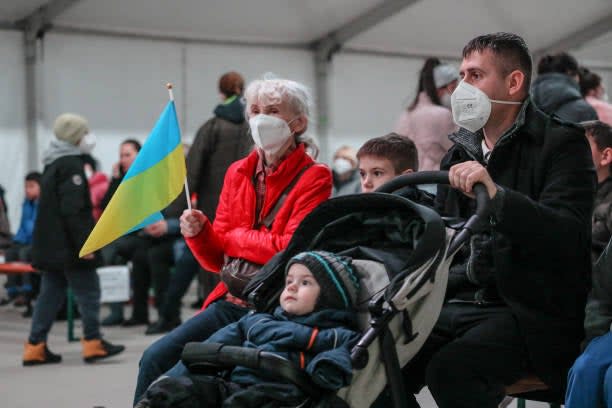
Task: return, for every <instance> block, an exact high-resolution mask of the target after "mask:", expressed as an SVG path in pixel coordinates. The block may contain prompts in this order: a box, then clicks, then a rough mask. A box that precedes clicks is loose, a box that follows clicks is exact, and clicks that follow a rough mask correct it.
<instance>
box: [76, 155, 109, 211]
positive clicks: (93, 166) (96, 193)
mask: <svg viewBox="0 0 612 408" xmlns="http://www.w3.org/2000/svg"><path fill="white" fill-rule="evenodd" d="M82 158H83V166H84V168H85V177H87V184H89V196H90V198H91V205H92V206H93V217H94V221H98V220H99V219H100V216H101V215H102V200H103V199H104V196H105V195H106V191H107V190H108V185H109V180H108V177H107V176H106V174H104V173H102V172H101V171H98V168H99V163H98V161H97V160H96V159H95V158H94V157H93V156H92V155H91V154H84V155H83V157H82Z"/></svg>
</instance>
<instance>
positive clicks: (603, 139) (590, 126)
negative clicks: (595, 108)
mask: <svg viewBox="0 0 612 408" xmlns="http://www.w3.org/2000/svg"><path fill="white" fill-rule="evenodd" d="M580 124H581V125H582V127H584V132H585V134H586V135H587V136H590V137H592V138H593V140H594V141H595V145H596V146H597V149H598V150H600V151H602V150H604V149H606V148H608V147H612V128H611V127H610V126H608V125H607V124H605V123H603V122H602V121H600V120H590V121H588V122H582V123H580ZM609 168H610V171H612V164H610V167H609Z"/></svg>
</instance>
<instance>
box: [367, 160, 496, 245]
mask: <svg viewBox="0 0 612 408" xmlns="http://www.w3.org/2000/svg"><path fill="white" fill-rule="evenodd" d="M415 184H445V185H448V184H450V180H449V179H448V171H418V172H415V173H409V174H403V175H401V176H398V177H396V178H394V179H393V180H391V181H389V182H387V183H385V184H383V185H382V186H380V187H379V188H378V189H377V190H376V192H377V193H393V192H394V191H397V190H399V189H400V188H402V187H406V186H412V185H415ZM473 189H474V195H475V196H476V211H475V214H474V215H472V216H471V217H470V219H468V220H467V222H466V223H465V224H464V225H463V228H462V230H461V231H460V232H459V233H458V234H457V235H456V236H455V237H454V238H453V240H452V242H451V244H450V245H449V253H451V254H453V253H455V252H456V251H457V250H458V249H459V248H460V247H461V246H462V245H463V244H464V243H465V242H466V241H467V240H469V239H470V236H471V235H472V233H473V231H475V230H477V229H478V228H479V227H481V226H482V225H483V222H482V221H483V220H486V218H487V217H488V216H489V214H490V211H491V199H490V198H489V193H488V192H487V188H486V187H485V185H484V184H482V183H477V184H475V185H474V188H473Z"/></svg>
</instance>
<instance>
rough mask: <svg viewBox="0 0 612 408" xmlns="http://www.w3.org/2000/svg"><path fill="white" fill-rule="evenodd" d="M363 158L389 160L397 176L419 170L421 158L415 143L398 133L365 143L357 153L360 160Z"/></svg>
mask: <svg viewBox="0 0 612 408" xmlns="http://www.w3.org/2000/svg"><path fill="white" fill-rule="evenodd" d="M363 156H376V157H379V158H383V159H387V160H389V161H390V162H391V164H392V165H393V169H394V170H395V173H396V174H401V173H403V172H404V171H406V170H408V169H411V170H414V171H417V170H418V169H419V156H418V154H417V148H416V146H415V144H414V142H413V141H412V140H410V139H409V138H407V137H405V136H400V135H398V134H397V133H389V134H387V135H385V136H380V137H375V138H373V139H370V140H368V141H367V142H365V143H364V144H363V146H361V148H360V149H359V151H358V152H357V158H358V159H361V157H363Z"/></svg>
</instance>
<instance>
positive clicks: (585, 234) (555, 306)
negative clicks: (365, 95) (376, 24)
mask: <svg viewBox="0 0 612 408" xmlns="http://www.w3.org/2000/svg"><path fill="white" fill-rule="evenodd" d="M530 74H531V57H530V54H529V50H528V48H527V45H526V44H525V42H524V40H523V39H522V38H520V37H519V36H517V35H514V34H508V33H496V34H489V35H483V36H480V37H476V38H474V39H473V40H471V41H470V42H469V43H468V44H467V45H466V46H465V48H464V49H463V62H462V64H461V76H462V78H463V81H462V83H460V84H459V85H458V87H457V90H455V92H454V94H453V97H452V109H453V116H454V119H455V121H456V122H457V124H458V125H459V126H460V129H459V131H458V132H456V133H454V134H453V135H451V136H450V138H451V140H453V142H454V143H455V145H454V146H453V147H452V148H451V149H450V150H449V152H448V153H447V155H446V156H445V158H444V160H443V161H442V166H441V167H442V169H447V170H449V177H450V182H451V186H452V187H453V188H454V189H455V190H451V189H448V188H447V189H441V191H440V192H439V195H438V198H437V200H438V204H439V206H440V207H441V208H444V209H445V210H446V213H448V214H449V215H454V216H461V217H464V218H465V217H467V216H469V215H471V213H472V212H473V208H474V205H473V200H471V199H469V198H468V196H473V190H472V188H473V186H474V184H475V183H483V184H484V185H485V186H486V188H487V191H488V194H489V197H490V198H491V200H492V207H493V208H492V213H491V215H490V217H489V219H488V220H487V221H488V225H487V227H486V231H485V233H484V234H482V235H479V236H478V237H477V238H476V239H473V240H472V245H471V247H472V248H471V249H472V250H471V254H470V258H469V260H468V262H465V263H464V266H463V267H461V266H459V267H455V268H453V269H452V271H453V273H452V274H451V275H452V276H450V277H449V284H448V291H447V296H446V301H445V303H444V305H443V308H442V311H441V314H440V317H439V320H438V322H437V323H436V326H435V328H434V330H433V332H432V334H431V336H430V338H429V339H428V340H427V342H426V343H425V345H424V346H423V348H422V349H421V351H420V352H419V354H418V355H417V356H416V357H415V358H414V359H413V360H412V361H411V362H410V363H409V364H408V365H407V366H406V367H405V369H404V374H405V378H406V382H407V385H408V387H409V388H410V390H411V391H413V392H417V391H418V390H419V389H420V387H422V386H423V385H425V384H426V385H427V386H428V387H429V389H430V391H431V393H432V395H433V397H434V399H435V400H436V402H437V404H438V406H439V407H441V408H446V407H479V408H493V407H497V405H498V404H499V402H500V401H501V400H502V399H503V397H504V395H505V391H504V387H505V386H507V385H509V384H512V383H514V382H516V381H517V380H519V379H520V378H522V377H524V376H526V375H527V374H535V375H537V376H538V377H539V378H540V379H541V380H543V381H544V383H545V384H546V385H547V386H548V387H549V388H550V390H551V391H552V392H556V393H557V394H558V395H562V394H560V393H561V392H562V390H563V388H564V386H565V377H566V374H567V370H568V368H569V367H570V366H571V364H572V362H573V361H574V359H575V357H576V356H577V354H578V351H579V344H580V340H581V339H582V337H583V334H584V333H583V329H582V322H583V318H584V305H585V298H586V293H587V286H588V279H589V275H590V272H591V263H590V256H589V243H590V239H591V235H590V227H591V226H590V216H591V211H592V207H593V194H594V191H595V173H594V170H593V164H592V161H591V157H590V152H589V146H588V144H587V142H586V140H585V137H584V133H583V132H582V131H581V130H580V129H578V128H577V127H572V126H568V125H566V124H563V123H561V122H559V121H557V120H556V119H553V118H551V117H549V116H546V115H545V114H543V113H542V112H541V111H539V110H537V109H534V106H533V103H532V102H531V100H530V98H529V82H530ZM468 129H469V130H468ZM411 404H412V405H410V406H418V404H417V403H416V400H413V401H411Z"/></svg>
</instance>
